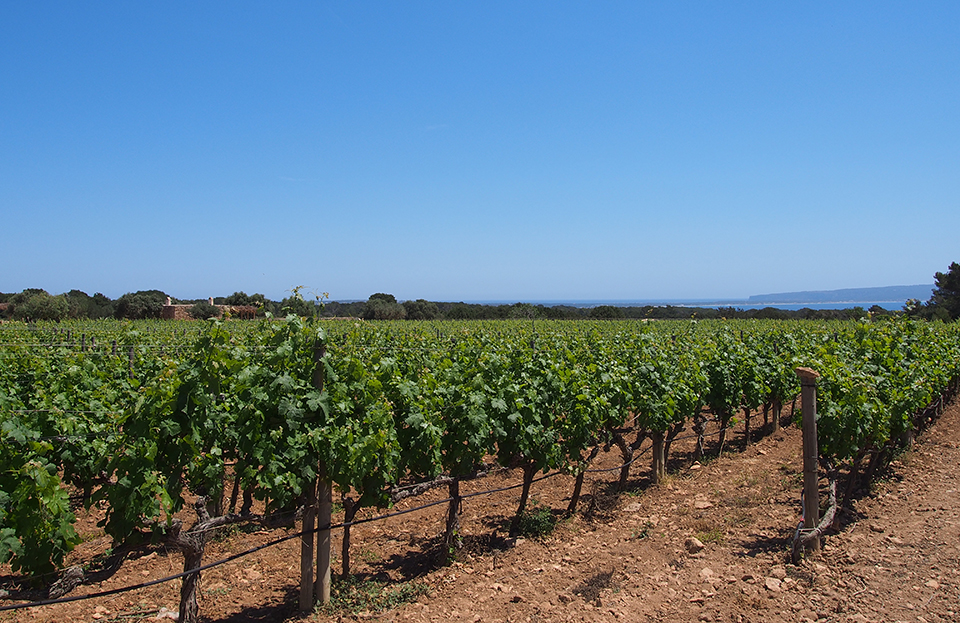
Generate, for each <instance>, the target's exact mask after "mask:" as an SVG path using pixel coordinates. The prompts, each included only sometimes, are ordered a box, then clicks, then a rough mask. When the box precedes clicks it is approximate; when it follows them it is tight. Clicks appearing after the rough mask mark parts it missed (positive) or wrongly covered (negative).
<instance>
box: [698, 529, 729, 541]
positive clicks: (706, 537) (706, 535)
mask: <svg viewBox="0 0 960 623" xmlns="http://www.w3.org/2000/svg"><path fill="white" fill-rule="evenodd" d="M697 538H698V539H700V542H701V543H716V544H717V545H723V544H724V542H725V541H726V537H724V535H723V531H722V530H721V529H720V528H712V529H710V530H706V531H704V532H698V533H697Z"/></svg>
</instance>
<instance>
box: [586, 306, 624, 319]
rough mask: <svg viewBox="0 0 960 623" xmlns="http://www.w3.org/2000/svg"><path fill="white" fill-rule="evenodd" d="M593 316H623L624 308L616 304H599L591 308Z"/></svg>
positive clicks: (591, 315)
mask: <svg viewBox="0 0 960 623" xmlns="http://www.w3.org/2000/svg"><path fill="white" fill-rule="evenodd" d="M590 317H591V318H605V319H606V318H623V310H622V309H620V308H619V307H616V306H615V305H598V306H597V307H594V308H593V309H591V310H590Z"/></svg>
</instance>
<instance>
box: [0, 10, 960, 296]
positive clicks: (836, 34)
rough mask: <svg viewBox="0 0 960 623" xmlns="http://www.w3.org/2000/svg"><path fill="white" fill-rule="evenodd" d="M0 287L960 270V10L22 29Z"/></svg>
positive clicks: (392, 16) (199, 292) (656, 288)
mask: <svg viewBox="0 0 960 623" xmlns="http://www.w3.org/2000/svg"><path fill="white" fill-rule="evenodd" d="M0 227H2V228H3V229H2V231H3V236H2V240H3V242H2V247H0V248H2V260H0V291H3V292H18V291H20V290H22V289H24V288H28V287H40V288H45V289H46V290H48V291H49V292H51V293H54V294H56V293H60V292H64V291H67V290H70V289H73V288H77V289H80V290H84V291H86V292H88V293H90V294H93V293H94V292H98V291H99V292H103V293H104V294H106V295H107V296H110V297H112V298H116V297H118V296H120V295H121V294H123V293H125V292H130V291H135V290H141V289H160V290H164V291H166V292H168V293H169V294H172V295H174V296H177V297H181V298H194V297H205V296H215V295H227V294H230V293H231V292H234V291H237V290H243V291H246V292H247V293H253V292H262V293H264V294H266V295H267V296H268V297H270V298H274V299H279V298H283V297H284V296H286V295H287V293H286V291H287V290H289V289H290V288H291V287H292V286H295V285H301V284H302V285H305V286H307V288H308V289H312V290H317V291H326V292H329V293H330V295H331V297H332V298H333V299H334V300H345V299H365V298H366V297H367V296H369V295H370V294H372V293H374V292H389V293H392V294H394V295H396V296H397V298H398V299H400V300H405V299H412V298H427V299H431V300H483V299H498V300H511V299H512V300H543V299H621V300H622V299H656V298H663V299H666V298H669V299H677V298H688V299H691V298H737V297H745V296H747V295H750V294H761V293H766V292H783V291H794V290H827V289H834V288H846V287H869V286H882V285H896V284H915V283H931V282H932V281H933V273H934V272H935V271H944V270H946V269H947V267H948V265H949V264H950V262H951V261H960V243H958V237H957V234H958V232H960V3H957V2H922V3H918V2H896V3H894V2H861V3H853V2H844V3H836V2H822V3H816V2H810V3H784V2H755V3H750V2H689V3H686V2H659V1H658V2H640V1H636V0H634V1H629V2H585V1H584V2H555V1H551V2H513V1H511V2H492V1H484V2H449V1H444V2H427V1H421V2H399V1H397V2H367V3H344V2H336V3H334V2H301V3H294V2H269V3H243V2H223V3H213V2H201V3H196V2H183V3H175V2H153V3H145V2H94V3H83V2H73V3H58V2H5V3H3V4H2V6H0Z"/></svg>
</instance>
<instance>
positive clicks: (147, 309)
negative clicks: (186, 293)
mask: <svg viewBox="0 0 960 623" xmlns="http://www.w3.org/2000/svg"><path fill="white" fill-rule="evenodd" d="M167 298H168V297H167V295H166V294H164V293H163V292H161V291H160V290H140V291H139V292H128V293H126V294H124V295H123V296H121V297H120V298H118V299H117V306H116V309H115V310H114V312H113V315H114V317H116V318H118V319H120V318H129V319H130V320H140V319H142V318H159V317H160V312H161V311H163V306H164V305H166V303H167Z"/></svg>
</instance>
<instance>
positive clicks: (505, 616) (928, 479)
mask: <svg viewBox="0 0 960 623" xmlns="http://www.w3.org/2000/svg"><path fill="white" fill-rule="evenodd" d="M787 421H788V417H786V416H785V418H784V423H787ZM958 433H960V406H958V405H957V404H954V405H952V406H950V407H949V408H948V409H947V410H946V411H945V413H944V415H943V416H942V417H941V418H940V420H939V421H938V422H937V423H936V424H935V425H934V426H933V427H932V428H931V429H930V430H929V431H927V432H925V433H923V434H921V435H920V436H919V437H918V440H917V443H916V444H915V446H914V448H913V449H912V450H911V451H910V452H907V453H905V454H903V455H902V456H900V457H899V458H898V459H897V460H896V461H894V462H893V464H892V465H891V467H890V469H889V470H888V471H887V472H885V473H884V474H882V475H881V478H880V479H879V480H878V481H877V482H875V483H874V485H873V487H872V490H871V491H870V492H865V493H864V494H863V495H861V496H860V497H859V498H858V499H856V500H855V501H854V502H853V504H852V508H851V509H849V511H848V512H847V513H845V514H844V515H843V525H842V527H841V528H840V530H839V531H838V532H835V533H831V534H830V535H828V536H827V537H826V538H825V539H824V545H823V550H822V551H821V552H820V553H819V555H817V556H815V557H811V558H809V559H807V560H805V561H803V562H801V564H799V565H792V564H790V563H789V549H790V541H791V538H792V536H793V532H794V529H795V527H796V525H797V523H798V521H799V519H800V515H799V512H800V503H799V495H800V489H801V480H802V474H801V471H802V470H801V462H800V461H801V460H800V455H801V453H800V448H801V438H800V432H799V431H798V430H797V429H796V427H793V426H788V427H786V428H784V429H782V430H781V432H779V433H775V434H768V435H766V436H763V437H760V436H759V434H758V437H757V438H756V440H755V441H754V443H752V444H750V445H749V446H748V447H746V448H745V449H744V447H743V446H744V441H743V435H742V430H738V431H736V433H735V434H734V436H733V439H732V443H729V445H730V448H731V450H733V451H732V452H726V453H724V454H723V455H722V456H720V457H719V458H713V459H711V460H706V461H704V462H702V463H692V462H691V460H690V458H689V456H690V451H691V450H692V446H691V444H692V442H691V441H690V440H687V441H683V442H679V443H677V444H676V446H675V449H674V451H673V452H672V456H673V457H674V460H673V461H672V462H671V470H672V471H671V474H670V476H669V477H668V478H667V479H666V481H665V482H663V483H661V484H660V485H658V486H655V487H651V486H649V483H648V482H647V480H646V474H647V471H648V465H647V463H648V460H647V457H648V456H649V455H645V457H644V458H643V459H642V464H640V463H638V464H637V467H636V468H635V469H634V475H635V478H634V479H633V480H631V481H630V483H629V490H628V491H627V492H625V493H621V494H619V495H618V494H616V493H615V491H614V484H615V481H616V474H615V473H606V474H593V475H591V476H590V477H589V478H588V479H587V483H586V485H585V487H584V492H585V493H584V498H583V499H582V501H581V505H580V507H579V509H578V512H577V513H576V514H575V515H574V516H573V517H571V518H567V519H562V520H561V521H560V523H559V525H558V526H557V528H556V529H555V530H554V531H553V532H552V533H550V534H549V535H547V536H545V537H538V538H533V537H528V538H520V539H516V540H513V539H509V538H507V536H506V528H507V525H508V522H509V519H510V517H511V515H512V513H513V510H514V509H515V506H516V503H517V498H518V492H517V491H510V492H505V493H501V494H497V495H494V496H489V497H478V498H470V499H468V500H466V501H465V502H464V514H463V533H464V535H465V540H466V547H465V550H464V552H463V553H462V554H461V555H460V557H459V559H458V560H457V561H455V562H453V563H452V564H449V565H446V566H443V565H438V564H437V559H438V557H439V556H438V553H439V550H440V547H439V544H440V541H439V535H440V534H441V533H442V530H443V522H444V518H443V513H444V507H443V506H438V507H434V508H431V509H426V510H423V511H418V512H417V513H411V514H409V515H404V516H401V517H395V518H391V519H389V520H387V521H382V522H375V523H370V524H364V525H362V526H356V527H355V528H354V535H353V538H354V542H353V543H354V544H353V548H352V550H351V551H352V557H353V560H354V567H355V571H356V573H357V580H356V582H355V584H354V586H355V587H356V588H357V591H361V590H367V591H368V592H369V593H371V594H373V595H374V596H375V597H376V598H377V599H378V600H379V602H378V603H377V602H370V603H355V604H353V605H349V606H341V607H338V608H333V609H327V610H323V609H321V610H318V611H317V612H314V613H311V614H309V615H306V617H305V618H306V619H308V620H313V621H319V622H324V623H326V622H329V621H334V620H379V621H395V622H400V621H416V622H421V621H448V620H449V621H504V622H505V621H511V622H521V621H529V622H531V623H533V622H548V621H550V622H552V621H557V622H559V621H612V620H624V621H643V620H651V621H652V620H657V621H763V622H764V623H775V622H780V621H784V622H786V621H790V622H795V621H823V622H833V621H837V622H839V621H852V622H862V621H876V622H881V621H882V622H887V621H917V622H921V623H922V622H924V621H926V622H933V621H953V620H960V616H958V613H960V494H958V491H960V482H958V472H960V443H958V441H960V435H958ZM618 457H619V455H618V453H617V452H616V451H614V452H610V453H609V454H601V455H600V457H598V463H597V465H598V466H600V467H603V466H615V465H616V464H617V463H618ZM518 480H519V472H518V471H512V472H511V471H502V472H499V473H497V474H495V475H493V476H489V477H487V478H484V479H482V480H478V481H474V482H471V483H467V484H466V485H465V486H464V493H468V492H470V491H477V490H481V489H490V488H494V487H497V486H502V485H504V484H510V483H513V482H517V481H518ZM571 488H572V478H570V477H567V476H558V477H555V478H551V479H549V480H545V481H543V482H540V483H537V484H535V485H534V491H533V495H534V497H535V498H536V500H537V502H538V503H539V504H541V505H544V506H548V507H549V508H551V509H553V510H554V511H555V512H554V515H557V516H559V514H560V511H561V510H562V509H564V508H565V507H566V504H567V502H568V501H569V495H570V491H571ZM444 494H445V492H444V491H434V492H431V493H430V494H427V495H426V496H423V497H420V498H416V499H415V500H411V501H408V502H405V503H404V504H402V505H401V508H403V507H412V506H415V505H419V504H422V503H424V502H425V501H428V500H429V499H431V496H432V497H433V498H439V497H442V496H443V495H444ZM95 520H96V514H95V513H94V514H93V515H91V516H87V517H84V518H82V521H81V523H80V528H81V531H82V532H83V533H84V534H85V536H86V541H85V543H84V544H83V545H82V546H81V547H80V548H78V550H77V552H76V553H75V559H76V560H78V561H83V560H85V559H86V560H90V559H92V558H93V557H95V556H96V555H97V554H98V552H99V553H102V551H103V550H104V549H105V548H106V547H108V546H109V543H108V542H107V540H106V537H104V536H103V535H102V532H98V529H97V528H96V526H95ZM277 534H278V533H276V532H274V533H265V532H247V531H234V532H232V533H229V534H226V535H223V536H220V537H218V538H217V539H216V540H215V541H214V542H212V543H211V544H210V546H209V548H208V552H207V559H206V560H208V561H210V560H215V559H218V558H222V557H224V556H226V555H229V554H230V553H235V552H239V551H242V550H244V549H246V548H247V547H250V546H251V545H256V544H258V543H262V542H265V541H266V540H268V539H269V538H272V537H275V536H277ZM693 539H696V540H697V541H694V540H693ZM697 542H699V543H700V544H702V549H700V545H698V543H697ZM335 545H336V543H335ZM299 548H300V546H299V543H298V542H297V541H290V542H287V543H285V544H283V545H280V546H277V547H273V548H270V549H265V550H262V551H260V552H257V553H256V554H254V555H251V556H248V557H245V558H241V559H239V560H237V561H236V562H232V563H228V564H226V565H224V566H222V567H217V568H215V569H212V570H210V571H208V572H205V573H204V575H203V580H202V584H201V604H200V607H201V613H202V615H203V617H204V619H205V620H209V621H218V622H231V623H240V622H247V621H283V620H295V619H298V618H300V617H301V615H299V614H298V613H297V612H296V604H297V594H298V579H299ZM181 565H182V558H181V556H180V555H179V554H178V553H176V552H165V551H163V550H156V551H152V552H144V553H143V554H141V555H138V556H137V557H133V558H131V559H128V560H127V561H126V562H124V564H123V565H122V567H121V568H120V570H119V571H118V572H116V573H115V574H113V575H112V576H111V577H109V578H107V579H106V580H104V581H103V582H100V583H97V584H93V585H84V586H81V587H80V588H78V589H76V591H75V592H74V593H72V594H82V593H85V592H95V591H98V590H106V589H110V588H115V587H119V586H124V585H128V584H132V583H135V582H139V581H143V580H146V579H150V578H154V577H162V576H164V575H167V574H170V573H173V572H176V571H178V570H179V568H180V566H181ZM0 581H4V578H0ZM5 581H6V584H7V585H8V586H9V585H10V576H7V577H6V578H5ZM342 589H343V585H341V593H343V592H344V591H343V590H342ZM178 590H179V583H178V582H172V583H168V584H162V585H158V586H154V587H150V588H147V589H141V590H138V591H135V592H132V593H122V594H119V595H115V596H111V597H105V598H99V599H97V600H90V601H81V602H75V603H70V604H62V605H54V606H46V607H38V608H31V609H28V610H22V611H13V612H6V613H0V621H149V620H162V618H167V619H168V620H169V619H170V618H171V617H174V616H175V614H174V613H172V612H171V611H175V610H176V607H177V600H178ZM13 596H16V593H14V595H13ZM407 599H411V600H412V601H408V602H406V603H403V602H404V600H407ZM381 606H390V607H388V608H386V609H383V610H380V609H379V608H380V607H381ZM158 617H162V618H161V619H158Z"/></svg>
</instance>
